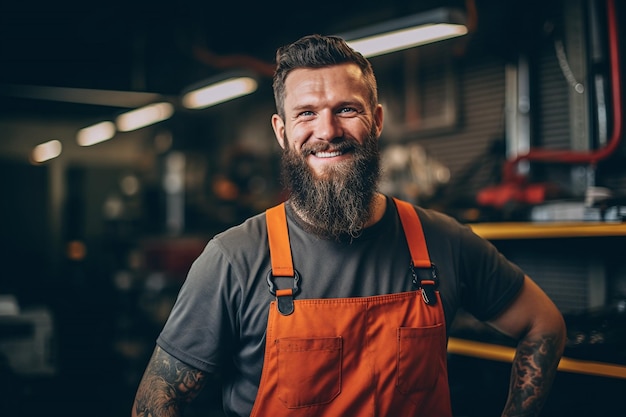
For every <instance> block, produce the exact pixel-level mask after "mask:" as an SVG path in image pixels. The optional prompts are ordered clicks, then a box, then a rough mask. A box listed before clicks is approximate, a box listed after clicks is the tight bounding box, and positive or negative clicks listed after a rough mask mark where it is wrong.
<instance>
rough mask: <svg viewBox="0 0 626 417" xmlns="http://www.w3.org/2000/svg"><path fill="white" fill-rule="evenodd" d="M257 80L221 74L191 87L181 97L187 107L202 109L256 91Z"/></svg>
mask: <svg viewBox="0 0 626 417" xmlns="http://www.w3.org/2000/svg"><path fill="white" fill-rule="evenodd" d="M257 86H258V83H257V81H256V80H255V79H254V78H253V77H251V76H248V75H241V74H239V75H235V74H223V75H221V76H220V77H219V78H215V79H212V80H208V81H205V82H203V83H202V84H201V85H200V86H198V87H195V88H194V87H191V88H190V89H189V90H190V91H189V92H187V93H185V94H184V95H183V98H182V103H183V106H185V107H186V108H188V109H204V108H206V107H209V106H214V105H216V104H220V103H223V102H225V101H229V100H232V99H235V98H237V97H242V96H245V95H247V94H250V93H253V92H255V91H256V89H257Z"/></svg>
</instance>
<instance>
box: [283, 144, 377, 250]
mask: <svg viewBox="0 0 626 417" xmlns="http://www.w3.org/2000/svg"><path fill="white" fill-rule="evenodd" d="M285 142H287V140H285ZM336 147H340V148H342V149H343V148H349V149H351V152H352V156H353V157H352V159H350V160H349V161H341V162H340V163H338V164H336V165H334V166H329V167H327V169H326V171H325V172H324V173H323V174H322V175H317V174H316V173H315V172H313V170H312V169H311V167H309V165H308V164H307V162H306V156H307V155H309V154H310V153H311V151H312V149H307V148H306V147H305V148H303V149H302V150H301V151H300V152H296V151H294V150H292V149H291V148H290V147H289V146H288V145H287V144H286V146H285V151H284V152H283V155H282V159H281V179H282V182H283V185H284V186H285V188H286V189H287V191H289V193H290V203H291V204H292V205H293V207H294V209H295V211H296V213H297V214H299V215H300V216H301V217H303V219H302V220H303V223H305V228H306V229H307V230H308V231H309V232H312V233H314V234H316V235H318V236H320V237H322V238H325V239H336V240H343V239H345V238H354V237H357V236H359V234H360V233H361V231H362V230H363V227H364V226H365V224H366V223H367V221H368V220H369V219H370V217H371V214H372V203H373V201H374V196H375V195H376V193H377V185H378V180H379V178H380V175H381V169H380V153H379V150H378V141H377V138H376V136H375V133H374V132H372V133H370V135H368V137H367V138H366V139H365V141H364V142H363V144H362V145H361V144H359V143H358V142H356V141H354V140H351V139H338V140H336V141H333V142H332V144H330V143H329V144H328V146H327V148H333V149H336ZM315 150H320V149H315Z"/></svg>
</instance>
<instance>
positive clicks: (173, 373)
mask: <svg viewBox="0 0 626 417" xmlns="http://www.w3.org/2000/svg"><path fill="white" fill-rule="evenodd" d="M205 380H206V374H205V373H204V372H202V371H199V370H197V369H194V368H191V367H189V366H188V365H185V364H184V363H182V362H180V361H178V360H176V359H175V358H173V357H172V356H170V355H168V354H167V353H166V352H164V351H163V350H161V349H160V348H158V347H157V348H156V349H155V351H154V354H153V355H152V358H151V359H150V363H149V364H148V367H147V368H146V371H145V373H144V376H143V379H142V380H141V383H140V384H139V388H138V389H137V394H136V396H135V403H134V405H133V411H132V416H133V417H135V416H136V417H174V416H180V415H182V414H181V412H182V408H183V407H184V405H186V404H187V403H189V402H191V400H193V399H194V398H195V397H196V396H197V395H198V393H199V392H200V390H201V389H202V387H203V386H204V383H205Z"/></svg>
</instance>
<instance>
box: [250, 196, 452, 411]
mask: <svg viewBox="0 0 626 417" xmlns="http://www.w3.org/2000/svg"><path fill="white" fill-rule="evenodd" d="M395 201H396V206H397V208H398V213H399V215H400V219H401V222H402V226H403V229H404V231H405V236H406V237H407V242H408V244H409V250H410V252H411V258H412V260H413V267H414V268H415V269H426V270H429V271H431V273H432V279H428V278H427V279H424V280H421V284H420V283H419V281H420V279H417V281H418V285H419V286H420V288H419V289H418V290H416V291H409V292H403V293H397V294H388V295H378V296H371V297H354V298H330V299H303V300H294V295H295V293H296V292H297V290H298V282H299V277H298V275H297V272H296V271H295V270H294V268H293V264H292V259H291V249H290V246H289V237H288V234H287V233H288V232H287V220H286V214H285V207H284V204H281V205H278V206H276V207H273V208H271V209H269V210H267V212H266V215H267V228H268V238H269V246H270V257H271V262H272V271H271V272H270V275H269V276H268V283H269V284H270V290H271V291H272V293H273V294H275V295H276V299H277V301H272V302H271V303H270V311H269V317H268V323H267V337H266V347H265V361H264V365H263V371H262V376H261V382H260V386H259V391H258V394H257V397H256V401H255V403H254V407H253V409H252V413H251V416H252V417H270V416H271V417H274V416H298V417H300V416H315V417H322V416H323V417H339V416H349V417H361V416H372V417H382V416H386V417H404V416H427V417H449V416H452V411H451V408H450V393H449V388H448V376H447V366H446V332H445V319H444V313H443V307H442V304H441V298H440V295H439V292H438V291H436V290H435V289H436V287H435V284H436V274H435V269H434V266H433V265H432V264H431V262H430V258H429V256H428V250H427V248H426V243H425V240H424V235H423V232H422V227H421V223H420V221H419V218H418V216H417V214H416V212H415V209H414V208H413V207H412V205H410V204H409V203H406V202H402V201H398V200H395ZM320 262H323V260H320ZM417 275H418V274H414V277H417ZM272 276H280V277H294V286H293V288H290V289H283V290H276V289H275V288H274V286H273V283H272ZM384 278H385V279H386V277H384ZM414 281H415V280H414Z"/></svg>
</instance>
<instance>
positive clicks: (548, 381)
mask: <svg viewBox="0 0 626 417" xmlns="http://www.w3.org/2000/svg"><path fill="white" fill-rule="evenodd" d="M562 352H563V341H562V340H561V338H559V337H547V336H546V337H543V338H542V339H539V340H522V341H521V342H520V344H519V345H518V347H517V352H516V354H515V358H514V359H513V368H512V371H511V382H510V386H509V397H508V400H507V403H506V406H505V409H504V412H503V413H502V416H503V417H535V416H539V414H540V412H541V409H542V408H543V405H544V403H545V400H546V398H547V396H548V392H549V391H550V387H551V386H552V382H553V380H554V377H555V375H556V369H557V366H558V364H559V360H560V358H561V354H562Z"/></svg>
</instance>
